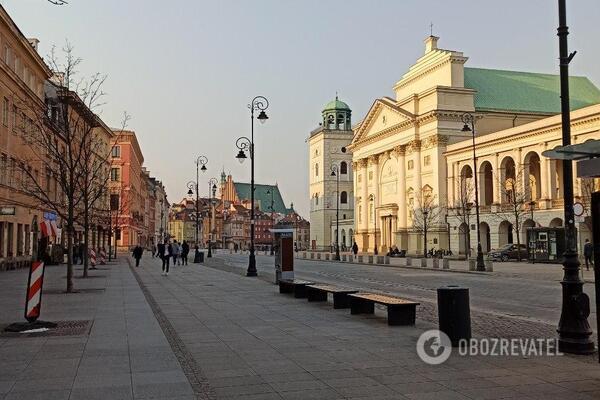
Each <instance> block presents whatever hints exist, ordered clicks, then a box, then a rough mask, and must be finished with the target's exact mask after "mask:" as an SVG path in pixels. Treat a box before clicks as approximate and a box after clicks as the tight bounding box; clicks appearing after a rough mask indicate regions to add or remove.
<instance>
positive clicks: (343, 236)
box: [340, 229, 346, 250]
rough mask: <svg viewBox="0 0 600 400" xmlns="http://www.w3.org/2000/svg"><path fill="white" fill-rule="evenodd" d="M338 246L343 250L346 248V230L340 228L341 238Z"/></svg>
mask: <svg viewBox="0 0 600 400" xmlns="http://www.w3.org/2000/svg"><path fill="white" fill-rule="evenodd" d="M340 246H341V247H342V249H343V250H346V230H345V229H342V238H341V239H340Z"/></svg>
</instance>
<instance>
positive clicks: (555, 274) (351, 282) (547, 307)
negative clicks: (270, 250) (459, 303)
mask: <svg viewBox="0 0 600 400" xmlns="http://www.w3.org/2000/svg"><path fill="white" fill-rule="evenodd" d="M216 256H217V257H219V258H222V259H223V260H225V262H226V263H227V264H229V265H231V266H233V267H236V268H237V269H239V270H243V269H245V268H246V267H247V265H248V255H247V254H229V253H228V252H219V253H217V255H216ZM256 260H257V269H258V271H259V275H260V274H263V275H265V274H266V275H267V276H268V277H270V276H271V274H272V273H273V271H274V265H273V264H274V259H273V257H270V256H264V255H258V256H257V257H256ZM430 263H431V260H430ZM457 264H458V262H456V263H455V265H454V266H453V268H455V269H456V267H457ZM494 268H495V272H493V273H489V274H481V273H464V272H447V271H443V270H431V269H427V270H425V269H417V268H413V269H407V268H399V267H389V266H388V267H384V266H378V265H365V264H351V263H339V262H328V261H312V260H302V259H295V260H294V270H295V273H296V276H297V277H298V278H302V279H308V280H314V281H317V282H324V283H335V284H338V285H342V286H349V287H352V288H360V289H365V290H374V291H381V292H387V293H391V294H394V295H398V296H404V297H408V298H410V299H415V300H419V301H421V302H422V303H423V305H422V308H425V309H426V311H427V312H429V313H430V315H421V317H422V318H423V317H425V318H424V319H427V320H429V321H431V322H435V321H437V316H436V315H435V314H436V313H437V311H436V308H435V307H433V306H434V305H435V304H436V302H437V293H436V290H437V288H439V287H442V286H446V285H459V286H463V287H467V288H469V292H470V300H471V311H472V313H473V323H474V326H475V327H477V328H478V329H479V332H478V333H479V334H482V335H494V334H495V335H500V336H505V337H519V336H520V335H523V334H526V333H527V332H530V331H531V334H532V335H542V336H546V337H554V332H555V329H556V325H557V323H558V320H559V317H560V307H561V285H560V280H561V278H562V266H561V265H556V264H535V265H531V264H527V263H495V264H494ZM591 278H592V275H591V271H590V272H587V274H586V279H591ZM269 279H270V278H269ZM584 290H585V292H586V293H587V294H588V295H589V296H590V303H591V309H592V314H591V315H590V317H589V318H588V321H589V323H590V325H592V330H594V331H595V330H596V329H595V328H596V327H595V323H596V315H595V307H594V304H595V303H594V302H595V300H594V299H595V297H594V285H593V284H592V283H588V284H585V285H584ZM422 314H423V313H422ZM478 316H479V317H478ZM417 318H419V316H417ZM503 328H504V331H503Z"/></svg>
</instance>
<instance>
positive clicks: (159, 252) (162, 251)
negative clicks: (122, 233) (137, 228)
mask: <svg viewBox="0 0 600 400" xmlns="http://www.w3.org/2000/svg"><path fill="white" fill-rule="evenodd" d="M143 252H144V249H143V248H142V246H140V245H139V244H138V245H137V246H135V247H134V249H133V252H132V255H133V258H135V266H136V267H139V266H140V259H141V258H142V254H143ZM189 254H190V245H189V244H188V243H187V242H186V241H185V240H184V241H183V242H182V243H178V242H177V240H174V241H173V243H171V242H170V241H169V240H165V242H164V243H159V244H158V246H152V258H154V257H155V256H156V257H159V258H160V259H161V260H162V271H163V272H162V274H163V275H169V265H170V263H171V259H173V265H188V255H189Z"/></svg>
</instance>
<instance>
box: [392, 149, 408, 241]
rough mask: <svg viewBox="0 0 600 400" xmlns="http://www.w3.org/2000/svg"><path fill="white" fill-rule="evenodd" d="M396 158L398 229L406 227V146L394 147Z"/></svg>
mask: <svg viewBox="0 0 600 400" xmlns="http://www.w3.org/2000/svg"><path fill="white" fill-rule="evenodd" d="M394 151H395V152H396V156H397V158H398V184H397V192H396V195H397V196H398V229H399V230H400V229H406V159H405V154H406V146H398V147H396V148H395V149H394Z"/></svg>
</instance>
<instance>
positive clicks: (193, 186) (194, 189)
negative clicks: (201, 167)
mask: <svg viewBox="0 0 600 400" xmlns="http://www.w3.org/2000/svg"><path fill="white" fill-rule="evenodd" d="M187 188H188V192H187V194H188V197H190V198H191V197H192V196H193V195H194V193H196V206H195V207H194V208H195V209H196V217H195V218H194V222H195V224H196V236H195V239H196V243H198V185H197V183H196V182H194V181H189V182H188V183H187ZM184 233H185V229H184ZM184 236H185V234H184Z"/></svg>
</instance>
